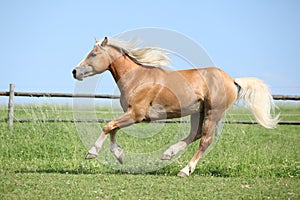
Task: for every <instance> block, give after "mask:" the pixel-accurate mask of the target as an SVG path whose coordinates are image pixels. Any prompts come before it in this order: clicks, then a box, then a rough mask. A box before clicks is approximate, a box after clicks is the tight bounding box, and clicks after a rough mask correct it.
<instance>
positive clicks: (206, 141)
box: [178, 119, 216, 177]
mask: <svg viewBox="0 0 300 200" xmlns="http://www.w3.org/2000/svg"><path fill="white" fill-rule="evenodd" d="M215 127H216V122H215V121H211V120H209V119H206V120H205V122H204V125H203V133H202V137H201V141H200V146H199V148H198V149H197V151H196V153H195V154H194V156H193V158H192V159H191V161H190V162H189V164H188V165H187V166H186V167H184V168H183V169H182V170H181V171H180V172H179V173H178V176H181V177H186V176H189V175H190V174H191V173H193V172H194V170H195V168H196V165H197V163H198V161H199V159H200V158H201V157H202V156H203V154H204V153H205V151H206V149H207V148H208V147H209V145H210V144H211V142H212V139H213V133H214V129H215Z"/></svg>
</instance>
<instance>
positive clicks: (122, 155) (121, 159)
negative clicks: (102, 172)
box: [116, 153, 125, 164]
mask: <svg viewBox="0 0 300 200" xmlns="http://www.w3.org/2000/svg"><path fill="white" fill-rule="evenodd" d="M124 157H125V154H124V153H122V154H121V155H120V156H119V157H117V156H116V158H117V160H118V161H119V163H120V164H123V163H124Z"/></svg>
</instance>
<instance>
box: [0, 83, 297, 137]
mask: <svg viewBox="0 0 300 200" xmlns="http://www.w3.org/2000/svg"><path fill="white" fill-rule="evenodd" d="M14 89H15V86H14V84H10V85H9V91H0V96H8V97H9V102H8V118H7V120H5V121H8V123H9V127H10V130H11V131H12V130H13V123H14V122H21V123H23V122H31V121H42V122H107V121H109V120H108V119H85V120H78V119H46V120H45V119H38V120H33V119H15V118H14V97H15V96H20V97H59V98H103V99H119V98H120V96H118V95H110V94H72V93H53V92H15V91H14ZM272 96H273V99H274V100H284V101H286V100H292V101H299V100H300V95H272ZM2 121H3V120H2ZM174 122H175V123H176V122H180V123H182V122H183V121H182V120H160V121H157V123H174ZM224 122H225V123H231V124H232V123H235V124H256V122H252V121H236V120H231V121H228V120H225V121H224ZM279 124H284V125H287V124H292V125H300V122H298V121H284V122H279Z"/></svg>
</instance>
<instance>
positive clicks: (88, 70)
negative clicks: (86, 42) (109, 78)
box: [72, 37, 112, 80]
mask: <svg viewBox="0 0 300 200" xmlns="http://www.w3.org/2000/svg"><path fill="white" fill-rule="evenodd" d="M95 40H96V44H95V45H94V48H93V50H92V51H91V52H90V53H88V55H87V56H86V57H85V58H84V59H83V60H82V61H81V62H80V63H79V64H78V65H77V66H76V67H75V68H74V69H73V71H72V73H73V77H74V78H75V79H77V80H83V78H86V77H88V76H93V75H95V74H100V73H102V72H104V71H105V70H107V69H108V67H109V65H110V64H111V62H112V58H111V56H110V55H109V53H108V49H107V48H105V46H106V45H107V42H108V39H107V37H105V38H104V40H103V41H102V42H100V41H99V40H98V39H97V38H96V39H95Z"/></svg>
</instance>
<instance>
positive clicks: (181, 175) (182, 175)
mask: <svg viewBox="0 0 300 200" xmlns="http://www.w3.org/2000/svg"><path fill="white" fill-rule="evenodd" d="M177 176H179V177H183V178H185V177H188V176H189V175H187V174H186V173H184V172H183V171H180V172H179V173H178V174H177Z"/></svg>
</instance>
